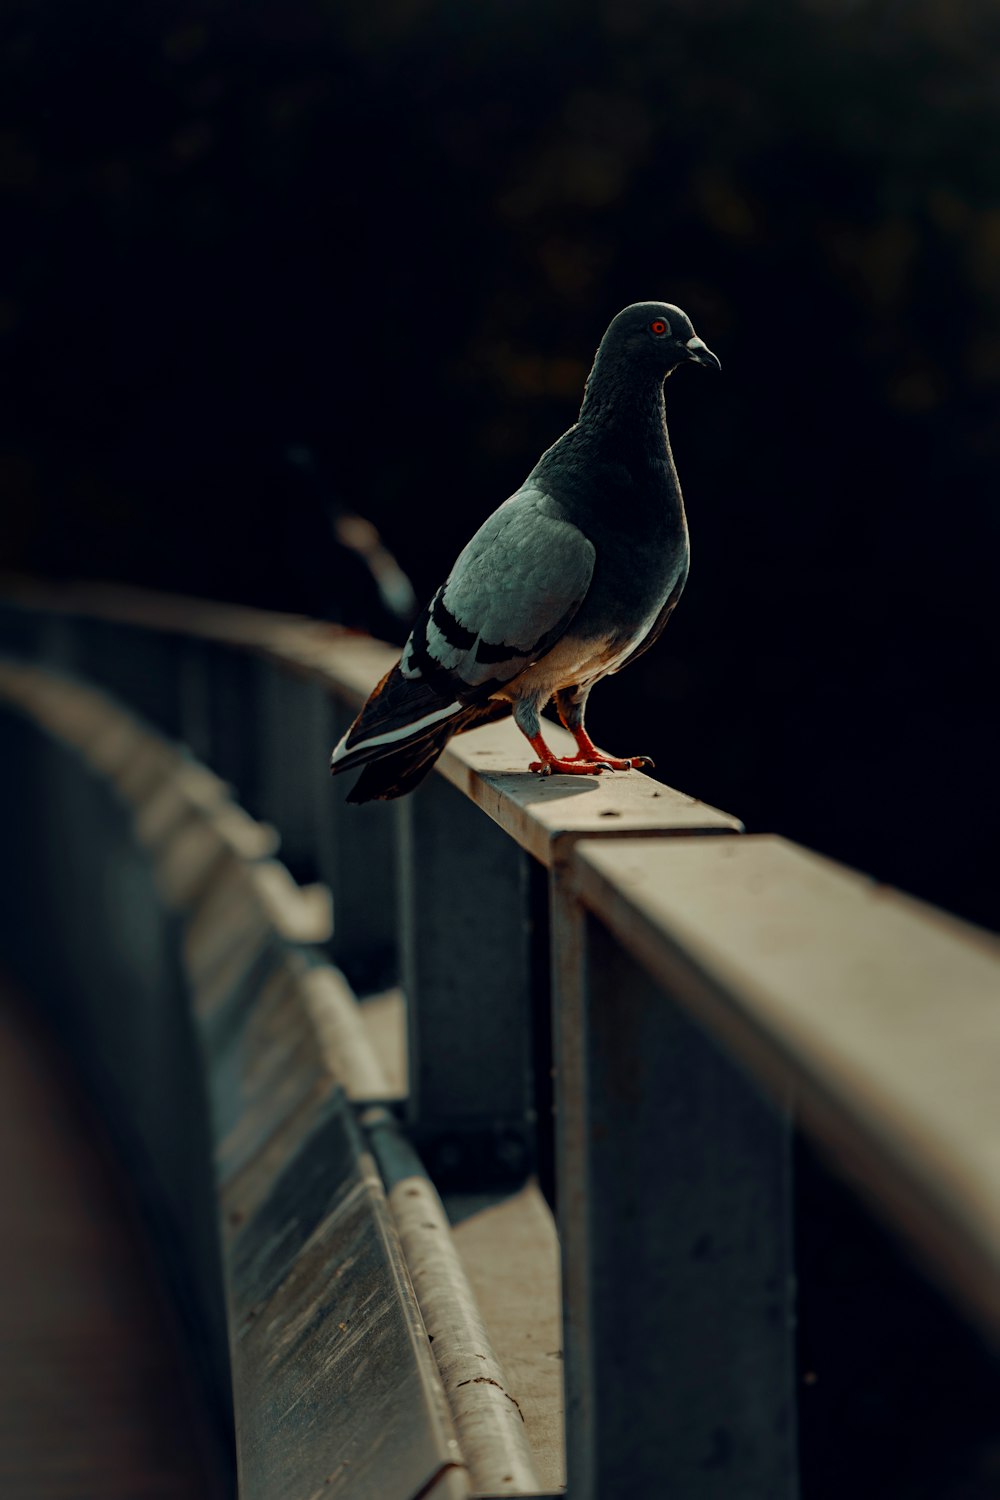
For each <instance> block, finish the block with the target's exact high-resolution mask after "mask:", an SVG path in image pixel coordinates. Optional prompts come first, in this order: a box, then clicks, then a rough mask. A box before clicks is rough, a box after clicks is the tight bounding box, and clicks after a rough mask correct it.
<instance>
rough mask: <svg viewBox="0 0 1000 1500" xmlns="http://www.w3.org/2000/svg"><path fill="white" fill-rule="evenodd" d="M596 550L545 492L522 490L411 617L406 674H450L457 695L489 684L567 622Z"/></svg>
mask: <svg viewBox="0 0 1000 1500" xmlns="http://www.w3.org/2000/svg"><path fill="white" fill-rule="evenodd" d="M595 555H596V554H595V551H594V545H593V543H592V542H591V541H589V540H588V538H587V537H585V536H584V534H583V532H582V531H581V530H580V529H579V527H577V526H574V525H573V523H572V521H567V520H566V519H565V517H564V516H563V515H562V514H561V511H560V508H559V506H558V505H557V504H556V503H555V502H554V501H553V500H552V499H551V497H550V496H548V495H546V494H545V493H544V491H542V490H537V489H523V490H518V492H517V494H516V495H512V496H511V498H510V499H509V500H507V501H505V502H504V504H503V505H501V506H500V508H499V510H496V511H494V513H493V515H492V516H490V518H489V520H488V521H485V522H484V523H483V525H482V526H481V527H480V528H479V530H478V531H477V532H476V534H475V536H474V537H473V538H472V540H471V542H469V544H468V546H467V547H465V548H464V550H463V551H462V553H461V554H460V555H459V558H458V561H457V562H456V563H455V566H454V567H453V568H452V570H451V573H450V574H449V576H448V580H447V582H446V583H445V584H444V586H443V587H442V588H440V589H438V591H437V593H436V594H435V595H434V598H433V599H432V600H431V603H430V605H429V607H428V608H427V609H426V610H425V611H424V614H423V615H422V616H421V618H420V620H419V621H418V622H417V624H416V626H415V627H414V630H413V634H412V635H411V637H410V639H409V641H408V642H407V643H406V648H405V650H404V652H403V659H402V662H401V663H400V666H401V670H402V671H403V674H404V675H405V676H408V677H415V676H424V677H428V678H430V679H432V680H436V681H437V682H440V683H441V685H442V686H443V685H444V682H447V683H448V684H449V685H450V687H451V689H452V691H454V692H455V693H457V694H463V693H471V694H472V695H473V696H480V695H481V694H484V693H489V692H492V691H495V689H496V688H497V687H500V686H502V685H503V684H504V683H505V682H509V681H510V680H511V679H512V678H514V677H516V676H517V675H518V673H519V672H521V671H523V670H524V668H525V667H527V666H528V665H529V664H530V663H531V662H533V661H537V660H538V658H539V657H540V656H543V655H544V654H545V652H546V651H548V650H550V649H551V647H552V646H553V645H554V644H555V643H556V641H557V640H558V639H559V637H560V636H561V635H562V634H563V632H564V631H565V630H566V627H567V626H568V625H569V623H570V621H571V620H572V619H573V616H574V615H575V614H576V612H577V610H578V609H579V608H580V605H581V604H582V603H583V600H584V598H585V596H586V593H587V590H588V588H589V587H590V580H591V577H592V576H593V572H594V558H595Z"/></svg>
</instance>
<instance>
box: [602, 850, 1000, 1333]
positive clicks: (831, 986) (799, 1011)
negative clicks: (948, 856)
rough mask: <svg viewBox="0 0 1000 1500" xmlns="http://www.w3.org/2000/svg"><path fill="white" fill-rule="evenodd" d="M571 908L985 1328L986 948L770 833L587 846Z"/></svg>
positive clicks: (996, 1018)
mask: <svg viewBox="0 0 1000 1500" xmlns="http://www.w3.org/2000/svg"><path fill="white" fill-rule="evenodd" d="M577 870H578V881H579V889H580V892H581V895H582V897H583V899H584V900H585V901H586V902H587V904H588V905H589V906H590V907H591V908H592V909H594V910H596V911H598V912H600V914H601V920H602V921H603V922H606V923H607V924H608V926H609V928H610V930H611V931H612V932H613V933H614V934H615V936H616V938H617V940H618V941H620V942H621V943H622V944H624V945H625V946H626V947H627V948H628V949H629V950H630V951H631V952H633V953H634V954H636V956H637V957H638V958H639V959H640V960H641V962H642V963H643V964H644V965H645V966H646V967H647V968H648V969H649V970H650V972H651V973H653V974H654V975H656V976H657V977H658V978H659V980H660V982H661V983H662V984H663V985H664V986H665V987H667V988H669V990H670V993H671V994H672V995H675V996H676V998H677V1000H678V1001H679V1002H680V1003H682V1004H683V1005H685V1006H686V1007H687V1008H688V1009H689V1010H690V1011H691V1013H692V1014H693V1015H694V1016H696V1018H697V1019H698V1021H699V1023H700V1024H702V1025H703V1026H705V1027H707V1028H708V1029H709V1030H711V1031H712V1032H714V1033H715V1034H716V1035H717V1036H718V1037H719V1038H720V1039H721V1040H722V1041H723V1043H724V1044H725V1046H726V1047H727V1048H730V1049H732V1050H733V1052H735V1053H736V1054H737V1055H739V1056H741V1057H743V1058H744V1059H745V1061H746V1062H747V1064H748V1065H749V1066H750V1067H751V1068H752V1069H753V1071H754V1072H755V1073H756V1074H757V1075H758V1076H760V1077H761V1078H763V1079H765V1080H767V1081H769V1082H770V1083H771V1085H772V1086H773V1087H774V1088H775V1089H777V1090H779V1091H781V1090H785V1091H790V1092H791V1093H792V1095H793V1097H794V1102H795V1110H796V1115H797V1117H798V1118H799V1120H800V1121H801V1123H802V1125H803V1126H804V1127H805V1128H806V1129H808V1130H809V1131H810V1132H811V1133H813V1134H814V1135H815V1136H816V1137H817V1139H818V1140H819V1141H820V1142H821V1143H822V1144H823V1145H824V1146H825V1147H826V1148H827V1150H828V1151H829V1152H830V1153H831V1154H832V1156H833V1159H834V1161H835V1163H837V1164H839V1166H840V1168H841V1170H843V1171H844V1172H845V1173H846V1174H847V1175H848V1176H849V1177H850V1178H851V1180H852V1181H855V1182H860V1183H862V1184H864V1185H866V1187H867V1189H868V1191H869V1193H870V1195H871V1201H872V1204H873V1206H874V1207H875V1209H876V1210H877V1211H878V1212H880V1213H882V1214H884V1215H885V1216H886V1217H887V1218H888V1219H889V1221H890V1222H891V1223H893V1224H894V1225H895V1226H896V1227H897V1228H898V1229H900V1230H902V1231H903V1232H904V1233H905V1234H906V1235H907V1236H908V1237H909V1238H910V1240H911V1241H912V1242H913V1243H914V1245H915V1246H916V1247H917V1248H918V1249H919V1251H920V1252H922V1254H923V1255H924V1257H925V1258H926V1260H927V1262H928V1263H929V1264H930V1265H931V1266H932V1267H933V1268H934V1269H935V1270H936V1273H937V1275H938V1276H939V1277H941V1278H943V1279H944V1281H945V1283H946V1284H947V1285H948V1286H949V1287H950V1289H951V1291H952V1293H953V1294H954V1295H955V1296H956V1297H957V1298H958V1299H959V1300H961V1301H962V1302H964V1303H966V1304H967V1305H968V1306H969V1307H970V1308H971V1310H972V1311H973V1313H974V1315H975V1316H976V1317H977V1319H979V1320H980V1321H982V1320H984V1319H985V1320H986V1322H987V1323H988V1324H989V1325H991V1326H992V1327H993V1329H994V1330H996V1331H997V1332H998V1333H1000V1157H998V1154H997V1151H996V1142H997V1140H998V1139H1000V1088H998V1087H997V1057H998V1055H1000V1005H998V1003H997V999H998V995H1000V946H998V945H997V943H996V942H995V940H993V939H991V938H990V937H988V936H987V935H986V934H985V933H981V932H978V931H976V930H974V929H972V928H970V927H967V926H965V925H964V924H962V923H960V922H957V921H954V920H952V919H950V918H948V917H946V916H944V915H943V914H942V913H940V912H935V911H932V910H931V909H930V908H928V907H926V906H923V905H922V904H920V903H919V902H916V901H913V900H910V899H909V898H907V897H905V896H902V895H900V894H899V893H898V892H894V891H891V890H888V889H886V888H885V887H883V886H879V885H876V884H873V883H872V882H871V881H868V880H865V879H864V878H863V877H861V876H859V875H856V874H854V873H852V872H850V871H847V870H844V869H842V868H839V867H838V866H836V865H834V864H832V863H831V862H830V861H828V860H825V859H822V858H820V857H819V856H818V855H813V854H809V853H807V852H806V851H805V850H803V849H798V848H796V847H795V846H794V845H791V844H788V843H786V842H785V841H784V840H782V839H777V838H772V837H764V836H760V837H753V838H749V839H740V840H731V841H726V842H724V843H723V842H718V843H716V842H711V843H704V844H678V845H674V846H671V847H669V848H663V847H659V846H653V845H638V844H625V843H621V844H605V845H602V846H601V847H600V848H596V847H590V848H588V849H587V850H586V851H581V852H580V855H579V857H578V866H577Z"/></svg>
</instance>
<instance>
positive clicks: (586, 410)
mask: <svg viewBox="0 0 1000 1500" xmlns="http://www.w3.org/2000/svg"><path fill="white" fill-rule="evenodd" d="M580 421H581V423H583V424H585V425H588V426H589V425H591V424H593V425H595V426H599V427H600V428H601V429H602V430H603V431H605V432H607V431H608V430H609V429H611V430H614V431H616V432H619V433H621V435H622V436H623V437H624V436H627V437H629V438H630V439H631V440H633V441H640V442H642V443H644V444H651V445H652V447H653V451H654V452H659V451H660V450H665V451H666V453H668V454H669V452H670V445H669V442H668V439H667V412H666V407H665V405H664V402H663V380H662V379H660V378H657V377H655V376H651V375H650V374H649V372H648V371H645V370H643V371H637V372H623V371H622V370H621V369H620V368H618V369H609V370H605V369H602V360H601V358H600V356H598V358H597V360H596V361H595V364H594V368H593V369H592V370H591V372H590V377H589V379H588V381H587V388H586V390H585V392H584V396H583V405H582V406H581V408H580Z"/></svg>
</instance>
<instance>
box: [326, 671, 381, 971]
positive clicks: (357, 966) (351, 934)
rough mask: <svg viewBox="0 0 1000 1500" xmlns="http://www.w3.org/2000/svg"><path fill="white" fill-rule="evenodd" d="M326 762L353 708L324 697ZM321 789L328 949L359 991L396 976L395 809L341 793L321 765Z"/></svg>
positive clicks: (341, 786)
mask: <svg viewBox="0 0 1000 1500" xmlns="http://www.w3.org/2000/svg"><path fill="white" fill-rule="evenodd" d="M326 701H327V715H326V723H327V730H326V741H327V743H326V748H325V758H324V764H326V763H328V762H329V758H330V751H331V750H332V749H333V747H334V745H335V744H336V743H337V741H338V740H339V739H340V737H341V735H342V734H343V733H344V731H345V730H346V729H347V728H348V727H349V725H350V724H351V722H352V720H353V718H354V710H352V709H351V708H349V707H348V706H347V705H346V704H345V703H342V702H340V701H339V700H338V699H336V698H332V697H331V698H328V699H327V700H326ZM324 779H325V781H326V784H327V792H326V794H325V796H324V798H323V801H322V802H321V805H320V809H319V812H318V814H317V817H318V824H317V855H318V863H319V869H318V873H319V878H320V879H321V880H323V881H325V882H326V884H327V885H328V886H329V887H330V890H331V891H332V893H333V938H332V941H331V943H330V952H331V955H332V957H333V959H334V961H335V962H336V963H337V964H339V966H340V967H341V968H342V969H343V971H344V973H345V974H346V975H347V977H348V979H349V980H350V981H351V984H352V985H353V986H354V988H355V990H356V991H357V992H358V993H359V994H362V995H364V994H369V993H371V991H373V990H377V989H383V988H385V987H386V986H387V985H389V984H393V983H395V982H396V980H397V979H398V976H399V942H398V931H397V912H396V906H397V899H396V890H397V871H396V815H395V811H394V809H393V806H392V805H391V804H390V803H387V802H366V803H363V804H362V805H361V806H360V807H356V806H349V805H348V803H347V801H346V794H347V791H348V786H347V785H345V781H343V780H338V781H334V780H333V779H332V778H331V777H330V774H329V771H328V770H326V771H324Z"/></svg>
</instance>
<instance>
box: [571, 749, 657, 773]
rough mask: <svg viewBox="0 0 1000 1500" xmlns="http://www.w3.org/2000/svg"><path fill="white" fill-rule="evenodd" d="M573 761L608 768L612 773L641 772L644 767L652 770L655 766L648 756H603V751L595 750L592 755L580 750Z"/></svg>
mask: <svg viewBox="0 0 1000 1500" xmlns="http://www.w3.org/2000/svg"><path fill="white" fill-rule="evenodd" d="M573 759H574V760H575V761H583V762H590V763H596V764H598V765H602V766H608V767H609V768H610V769H611V770H612V771H641V770H642V769H643V767H644V766H648V767H649V769H650V770H652V769H653V767H654V765H655V762H654V761H653V760H652V759H651V757H650V756H648V755H626V756H620V755H605V753H604V751H603V750H597V749H594V750H593V753H591V751H589V750H581V751H580V753H579V754H578V755H574V757H573Z"/></svg>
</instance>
